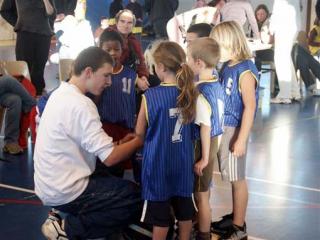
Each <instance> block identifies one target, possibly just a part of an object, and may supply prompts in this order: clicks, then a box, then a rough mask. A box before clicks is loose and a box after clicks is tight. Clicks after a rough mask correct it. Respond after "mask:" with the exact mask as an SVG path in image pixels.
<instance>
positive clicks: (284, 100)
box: [270, 97, 292, 104]
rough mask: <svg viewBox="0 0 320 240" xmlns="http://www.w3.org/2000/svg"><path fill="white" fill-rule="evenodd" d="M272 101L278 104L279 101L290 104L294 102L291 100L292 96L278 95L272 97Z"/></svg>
mask: <svg viewBox="0 0 320 240" xmlns="http://www.w3.org/2000/svg"><path fill="white" fill-rule="evenodd" d="M270 103H273V104H277V103H282V104H290V103H292V101H291V99H290V98H278V97H275V98H271V99H270Z"/></svg>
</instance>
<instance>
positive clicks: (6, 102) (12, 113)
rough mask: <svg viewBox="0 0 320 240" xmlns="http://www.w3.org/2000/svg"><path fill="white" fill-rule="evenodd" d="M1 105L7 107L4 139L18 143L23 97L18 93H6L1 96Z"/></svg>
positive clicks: (6, 141) (7, 141)
mask: <svg viewBox="0 0 320 240" xmlns="http://www.w3.org/2000/svg"><path fill="white" fill-rule="evenodd" d="M0 105H1V106H4V107H6V108H7V112H6V125H5V130H4V132H5V133H4V135H5V136H4V141H5V143H6V144H8V143H18V138H19V126H20V116H21V105H22V103H21V99H20V97H19V96H18V95H15V94H12V93H5V94H2V95H1V96H0Z"/></svg>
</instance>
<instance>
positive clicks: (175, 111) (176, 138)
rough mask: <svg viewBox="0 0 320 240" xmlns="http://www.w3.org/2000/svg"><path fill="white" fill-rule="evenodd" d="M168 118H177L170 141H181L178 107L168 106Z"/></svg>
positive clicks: (180, 116) (180, 122)
mask: <svg viewBox="0 0 320 240" xmlns="http://www.w3.org/2000/svg"><path fill="white" fill-rule="evenodd" d="M169 116H170V118H177V122H176V125H175V127H174V132H173V135H172V137H171V141H172V143H177V142H182V135H181V131H182V122H183V121H182V115H181V112H180V109H179V108H170V109H169Z"/></svg>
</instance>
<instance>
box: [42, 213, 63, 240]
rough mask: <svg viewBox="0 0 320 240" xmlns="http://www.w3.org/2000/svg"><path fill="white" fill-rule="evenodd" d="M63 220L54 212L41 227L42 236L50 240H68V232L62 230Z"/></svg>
mask: <svg viewBox="0 0 320 240" xmlns="http://www.w3.org/2000/svg"><path fill="white" fill-rule="evenodd" d="M61 225H62V220H61V217H60V216H59V214H57V213H54V212H52V211H50V212H49V216H48V218H47V219H46V221H45V222H44V223H43V224H42V226H41V231H42V234H43V235H44V236H45V237H46V238H47V239H48V240H68V237H67V234H66V232H65V231H64V230H63V229H62V227H61Z"/></svg>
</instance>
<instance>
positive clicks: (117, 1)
mask: <svg viewBox="0 0 320 240" xmlns="http://www.w3.org/2000/svg"><path fill="white" fill-rule="evenodd" d="M121 10H123V5H122V1H121V0H114V1H113V2H112V3H111V4H110V8H109V17H110V18H114V17H115V16H116V15H117V13H118V12H119V11H121Z"/></svg>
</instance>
